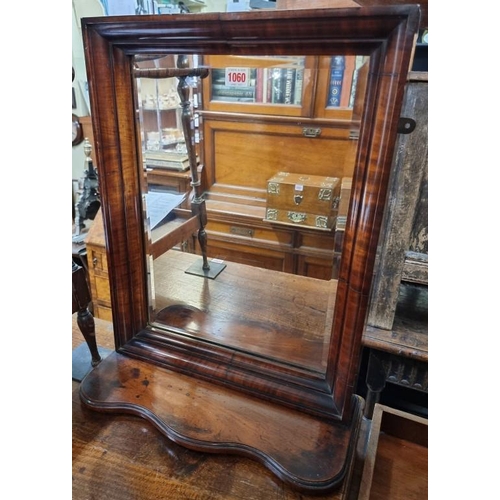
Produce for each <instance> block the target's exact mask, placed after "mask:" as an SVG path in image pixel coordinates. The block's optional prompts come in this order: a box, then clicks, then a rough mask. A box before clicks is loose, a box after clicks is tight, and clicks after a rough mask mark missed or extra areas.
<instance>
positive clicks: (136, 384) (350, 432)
mask: <svg viewBox="0 0 500 500" xmlns="http://www.w3.org/2000/svg"><path fill="white" fill-rule="evenodd" d="M80 397H81V399H82V402H83V403H84V404H85V405H86V406H88V407H90V408H92V409H95V410H97V411H102V412H117V413H130V414H134V415H138V416H140V417H143V418H145V419H146V420H148V421H150V422H151V423H152V424H153V425H155V426H156V427H157V428H158V429H159V430H160V431H161V432H162V433H164V434H165V435H166V436H168V437H169V438H170V439H172V440H173V441H174V442H176V443H178V444H181V445H183V446H186V447H187V448H190V449H194V450H198V451H205V452H214V453H235V454H239V455H242V456H246V457H250V458H253V459H255V460H258V461H259V462H261V463H262V464H263V465H265V466H266V467H268V468H269V469H270V470H271V471H272V472H274V473H275V474H276V475H277V476H278V477H279V478H281V479H282V480H283V481H285V482H287V483H289V484H291V485H293V486H294V487H296V488H297V489H298V490H301V491H304V492H318V493H321V492H327V491H330V490H332V489H335V488H336V487H338V486H340V484H341V483H342V481H343V480H344V479H345V478H346V476H347V475H348V471H349V470H350V467H351V464H352V462H353V459H354V454H355V450H356V441H357V435H358V431H359V426H360V422H361V415H362V409H363V400H362V399H361V398H359V397H357V396H355V402H354V405H353V407H354V410H353V417H352V420H351V422H350V423H349V425H346V424H342V423H340V422H331V421H327V420H324V419H320V418H317V417H313V416H311V415H307V414H305V413H302V412H299V411H296V410H292V409H289V408H286V407H284V406H281V405H277V404H274V403H269V402H266V401H264V400H260V399H257V398H254V397H252V396H248V395H245V394H242V393H240V392H237V391H233V390H231V389H228V388H225V387H222V386H219V385H215V384H211V383H209V382H204V381H200V380H197V379H194V378H192V377H189V376H186V375H182V374H180V373H176V372H173V371H170V370H167V369H165V368H160V367H157V366H155V365H152V364H150V363H147V362H144V361H140V360H136V359H132V358H129V357H127V356H124V355H121V354H119V353H116V352H113V353H112V354H110V355H109V356H108V357H107V358H106V359H105V360H103V361H102V362H101V363H100V364H99V365H98V366H97V367H96V368H95V369H94V370H93V371H92V372H90V373H89V374H88V375H87V376H86V377H85V379H84V380H83V381H82V383H81V386H80Z"/></svg>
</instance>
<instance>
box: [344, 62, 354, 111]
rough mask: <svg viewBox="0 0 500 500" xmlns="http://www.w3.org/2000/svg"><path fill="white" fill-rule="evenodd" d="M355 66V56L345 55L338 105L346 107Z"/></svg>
mask: <svg viewBox="0 0 500 500" xmlns="http://www.w3.org/2000/svg"><path fill="white" fill-rule="evenodd" d="M355 66H356V56H346V58H345V69H344V78H343V80H342V94H341V96H340V107H341V108H348V107H349V102H350V98H351V87H352V77H353V75H354V69H355Z"/></svg>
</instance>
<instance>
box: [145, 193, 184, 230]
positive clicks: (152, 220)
mask: <svg viewBox="0 0 500 500" xmlns="http://www.w3.org/2000/svg"><path fill="white" fill-rule="evenodd" d="M185 197H186V193H184V194H174V193H164V192H154V191H153V192H151V191H150V192H148V193H146V214H147V217H148V218H149V226H150V229H151V230H153V229H154V228H155V227H157V226H158V225H159V224H160V223H161V222H162V221H163V219H165V218H166V217H167V215H168V214H169V213H170V212H172V210H173V209H174V208H176V207H178V206H179V205H180V204H181V203H182V202H183V201H184V198H185Z"/></svg>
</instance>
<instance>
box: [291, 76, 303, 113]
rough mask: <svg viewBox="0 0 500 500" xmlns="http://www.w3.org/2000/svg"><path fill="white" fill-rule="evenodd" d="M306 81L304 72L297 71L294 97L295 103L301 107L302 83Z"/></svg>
mask: <svg viewBox="0 0 500 500" xmlns="http://www.w3.org/2000/svg"><path fill="white" fill-rule="evenodd" d="M303 79H304V70H303V69H297V70H296V71H295V87H294V91H293V93H294V97H293V103H294V104H297V105H298V106H300V105H301V104H302V81H303Z"/></svg>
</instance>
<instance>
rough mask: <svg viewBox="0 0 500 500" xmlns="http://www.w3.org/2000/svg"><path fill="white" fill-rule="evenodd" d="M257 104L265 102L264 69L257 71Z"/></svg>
mask: <svg viewBox="0 0 500 500" xmlns="http://www.w3.org/2000/svg"><path fill="white" fill-rule="evenodd" d="M255 102H264V68H257V71H256V75H255Z"/></svg>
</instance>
